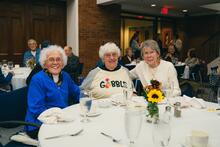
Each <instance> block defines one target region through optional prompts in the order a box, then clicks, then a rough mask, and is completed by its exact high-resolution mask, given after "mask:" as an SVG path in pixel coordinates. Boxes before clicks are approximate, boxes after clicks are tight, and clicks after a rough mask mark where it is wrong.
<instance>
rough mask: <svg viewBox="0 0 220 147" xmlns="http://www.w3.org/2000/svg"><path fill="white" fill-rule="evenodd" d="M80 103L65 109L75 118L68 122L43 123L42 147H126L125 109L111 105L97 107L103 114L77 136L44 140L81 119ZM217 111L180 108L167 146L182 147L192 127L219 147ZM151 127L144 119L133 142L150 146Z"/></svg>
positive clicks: (162, 108) (219, 122)
mask: <svg viewBox="0 0 220 147" xmlns="http://www.w3.org/2000/svg"><path fill="white" fill-rule="evenodd" d="M207 106H208V107H210V106H211V107H218V105H217V104H214V103H207ZM164 107H165V105H161V106H160V113H161V112H163V111H164ZM79 110H80V108H79V105H73V106H70V107H68V108H66V109H65V111H66V112H67V113H69V114H71V115H72V116H73V117H74V118H76V119H75V121H73V122H70V123H66V124H65V123H62V124H56V125H45V124H43V125H42V126H41V128H40V131H39V136H38V137H39V142H40V146H41V147H61V146H65V147H73V146H76V147H89V146H90V147H125V146H126V143H127V141H128V140H127V137H126V134H125V129H124V108H122V107H115V106H113V107H111V108H102V109H101V108H100V109H99V110H98V111H101V112H102V115H100V116H98V117H91V118H90V119H91V122H90V123H84V124H82V126H83V128H84V131H83V132H82V133H81V134H80V135H78V136H72V137H71V136H66V137H61V138H57V139H51V140H46V139H44V138H45V137H46V136H48V135H51V134H53V133H54V131H55V132H56V131H58V130H59V131H61V130H62V131H63V132H65V131H66V130H68V129H70V128H71V127H69V126H72V127H74V124H76V122H77V121H78V122H79V120H80V119H82V118H81V117H80V115H79ZM219 124H220V112H217V111H216V112H208V111H207V109H194V108H187V109H182V117H181V118H175V117H173V118H172V123H171V126H172V127H171V129H172V132H171V141H170V143H169V147H182V145H181V143H184V142H185V138H186V136H187V135H189V134H190V132H191V131H192V130H203V131H206V132H207V133H208V134H209V146H208V147H219V145H220V139H219V138H220V133H219V132H220V127H219ZM152 126H153V124H150V123H147V122H146V119H143V123H142V129H141V132H140V135H139V138H138V140H137V142H136V145H137V146H138V147H147V146H149V147H152V146H154V145H153V141H152ZM54 128H56V129H54ZM102 131H103V132H106V133H108V134H111V135H113V136H114V137H117V138H120V139H122V140H123V141H122V144H118V143H114V142H112V141H111V139H109V138H107V137H105V136H103V135H101V134H100V132H102Z"/></svg>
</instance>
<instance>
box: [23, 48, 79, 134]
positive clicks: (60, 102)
mask: <svg viewBox="0 0 220 147" xmlns="http://www.w3.org/2000/svg"><path fill="white" fill-rule="evenodd" d="M40 64H41V66H42V68H43V70H41V71H40V72H38V73H37V74H35V75H34V76H33V78H32V79H31V82H30V85H29V89H28V110H27V114H26V121H28V122H34V123H38V124H41V122H40V121H39V120H38V119H37V117H38V116H39V115H40V114H41V113H42V112H43V111H45V110H47V109H49V108H52V107H59V108H65V107H67V106H68V99H69V98H70V97H73V96H74V98H75V101H78V100H79V94H80V90H79V87H78V86H77V85H76V84H75V83H74V82H73V81H72V79H71V77H70V76H69V74H68V73H66V72H64V71H62V69H63V67H64V66H65V65H66V64H67V56H66V55H65V53H64V50H63V49H62V48H61V47H59V46H56V45H52V46H49V47H48V48H45V49H43V50H42V51H41V54H40ZM25 129H26V132H27V134H28V135H29V136H30V137H32V138H36V137H37V133H38V129H37V128H35V127H33V126H28V127H26V128H25Z"/></svg>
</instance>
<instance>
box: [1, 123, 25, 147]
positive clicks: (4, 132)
mask: <svg viewBox="0 0 220 147" xmlns="http://www.w3.org/2000/svg"><path fill="white" fill-rule="evenodd" d="M22 130H23V126H19V127H16V128H1V127H0V144H2V145H3V146H4V145H5V144H7V143H8V142H9V141H10V140H9V138H10V136H12V135H13V134H16V133H17V132H19V131H22Z"/></svg>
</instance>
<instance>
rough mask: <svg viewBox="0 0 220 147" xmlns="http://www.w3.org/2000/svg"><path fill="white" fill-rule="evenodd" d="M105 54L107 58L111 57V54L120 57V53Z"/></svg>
mask: <svg viewBox="0 0 220 147" xmlns="http://www.w3.org/2000/svg"><path fill="white" fill-rule="evenodd" d="M104 56H105V57H106V58H110V57H111V56H112V57H114V58H115V57H118V54H117V53H106V54H105V55H104Z"/></svg>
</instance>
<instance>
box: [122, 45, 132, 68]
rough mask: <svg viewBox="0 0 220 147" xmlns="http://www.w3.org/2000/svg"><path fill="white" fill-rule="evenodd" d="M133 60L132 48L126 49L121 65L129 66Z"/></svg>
mask: <svg viewBox="0 0 220 147" xmlns="http://www.w3.org/2000/svg"><path fill="white" fill-rule="evenodd" d="M133 60H134V56H133V52H132V48H130V47H128V48H126V54H125V55H124V56H123V57H122V58H121V64H122V65H123V66H124V65H126V64H130V63H131V62H132V61H133Z"/></svg>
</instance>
